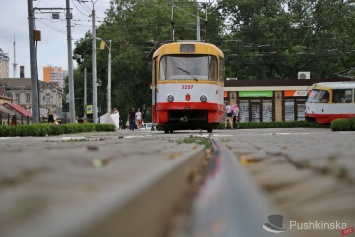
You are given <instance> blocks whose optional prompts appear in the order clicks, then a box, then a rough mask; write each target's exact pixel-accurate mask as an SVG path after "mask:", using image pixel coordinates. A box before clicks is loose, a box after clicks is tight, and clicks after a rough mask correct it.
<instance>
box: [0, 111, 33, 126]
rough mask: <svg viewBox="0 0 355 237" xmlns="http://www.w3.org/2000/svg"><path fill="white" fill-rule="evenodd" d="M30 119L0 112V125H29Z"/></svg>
mask: <svg viewBox="0 0 355 237" xmlns="http://www.w3.org/2000/svg"><path fill="white" fill-rule="evenodd" d="M30 123H31V119H30V117H29V116H24V115H16V114H9V113H3V112H0V125H12V126H15V125H17V124H30Z"/></svg>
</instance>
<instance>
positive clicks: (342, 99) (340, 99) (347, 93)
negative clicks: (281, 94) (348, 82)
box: [333, 89, 353, 103]
mask: <svg viewBox="0 0 355 237" xmlns="http://www.w3.org/2000/svg"><path fill="white" fill-rule="evenodd" d="M352 101H353V91H352V90H350V89H345V90H344V89H342V90H340V89H339V90H333V103H351V102H352Z"/></svg>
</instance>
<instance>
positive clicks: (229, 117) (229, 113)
mask: <svg viewBox="0 0 355 237" xmlns="http://www.w3.org/2000/svg"><path fill="white" fill-rule="evenodd" d="M224 113H226V114H227V117H226V119H225V120H224V129H226V128H227V121H229V124H230V125H231V128H232V129H234V128H233V117H232V115H233V111H232V107H231V106H230V105H229V102H226V107H225V108H224Z"/></svg>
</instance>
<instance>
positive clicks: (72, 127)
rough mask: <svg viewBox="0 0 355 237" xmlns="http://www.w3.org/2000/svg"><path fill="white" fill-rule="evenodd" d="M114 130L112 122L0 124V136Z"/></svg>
mask: <svg viewBox="0 0 355 237" xmlns="http://www.w3.org/2000/svg"><path fill="white" fill-rule="evenodd" d="M95 131H97V132H100V131H107V132H114V131H116V126H115V125H113V124H92V123H86V124H63V125H54V124H47V123H38V124H29V125H27V124H24V125H22V124H21V125H17V126H9V125H3V126H0V137H15V136H22V137H23V136H46V135H60V134H71V133H81V132H95Z"/></svg>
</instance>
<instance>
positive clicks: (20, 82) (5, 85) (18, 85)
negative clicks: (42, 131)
mask: <svg viewBox="0 0 355 237" xmlns="http://www.w3.org/2000/svg"><path fill="white" fill-rule="evenodd" d="M38 83H39V92H38V93H39V108H40V109H47V108H48V107H50V108H51V109H52V111H53V112H54V113H55V114H57V115H58V114H60V113H62V108H63V106H62V97H63V88H61V87H59V86H58V84H57V83H55V82H43V81H38ZM0 88H2V90H4V96H6V97H9V98H12V101H13V103H16V104H18V105H20V106H21V107H22V108H24V109H26V110H27V111H29V112H31V113H32V93H31V88H32V84H31V79H30V78H6V79H0Z"/></svg>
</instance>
